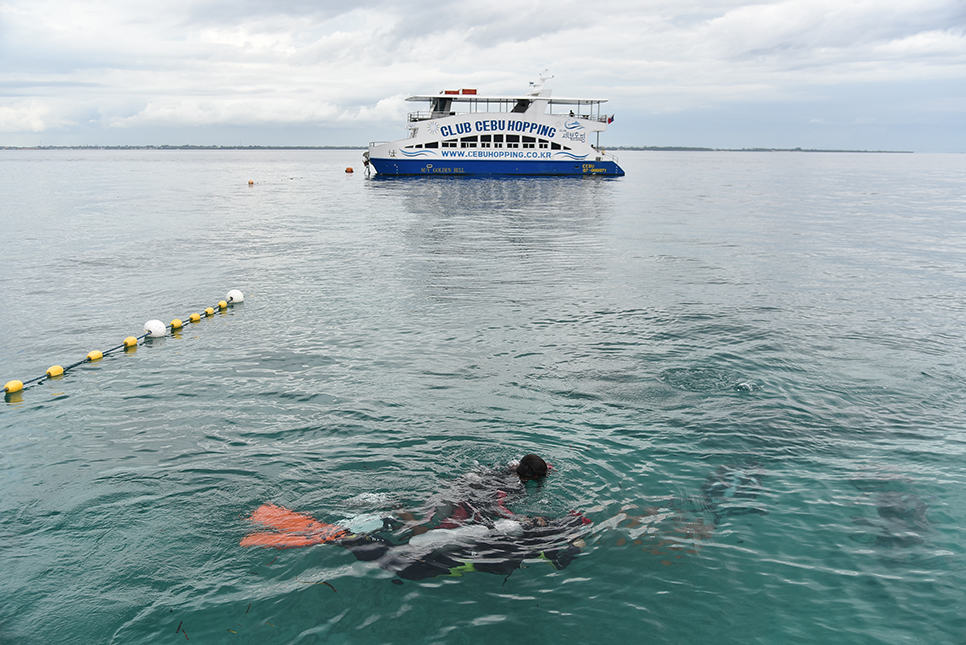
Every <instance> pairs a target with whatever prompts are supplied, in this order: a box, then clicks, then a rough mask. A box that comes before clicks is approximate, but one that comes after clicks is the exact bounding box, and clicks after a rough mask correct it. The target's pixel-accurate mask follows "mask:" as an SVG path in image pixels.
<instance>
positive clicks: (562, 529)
mask: <svg viewBox="0 0 966 645" xmlns="http://www.w3.org/2000/svg"><path fill="white" fill-rule="evenodd" d="M550 470H551V467H550V465H549V464H547V462H546V461H544V460H543V459H542V458H540V457H539V456H537V455H533V454H529V455H526V456H524V457H523V458H522V459H520V461H519V462H518V463H514V464H511V466H510V467H509V468H506V469H495V470H486V471H477V472H473V473H467V474H466V475H464V476H463V477H461V478H459V479H458V480H456V481H455V482H454V483H453V484H452V485H451V486H450V487H449V488H448V489H447V491H445V492H444V493H443V494H442V495H440V496H438V497H437V498H435V499H433V500H431V501H430V502H429V503H428V504H426V505H425V506H424V507H423V509H421V512H420V513H419V515H420V517H421V519H417V516H416V515H414V514H408V513H406V514H401V516H400V519H401V520H402V526H398V524H399V523H400V522H399V520H394V519H393V518H386V520H385V521H384V522H383V527H382V529H378V530H376V531H372V532H366V533H362V532H359V533H354V532H352V531H350V530H349V528H347V527H344V526H339V525H335V524H323V523H321V522H318V521H316V520H314V519H313V518H311V517H309V516H308V515H304V514H301V513H296V512H294V511H290V510H288V509H286V508H283V507H280V506H276V505H273V504H265V505H262V506H261V507H259V508H258V509H257V510H256V511H255V512H254V513H253V514H252V516H251V518H250V519H251V521H252V522H254V523H256V524H260V525H262V526H265V527H267V528H271V529H274V531H263V532H258V533H253V534H251V535H249V536H247V537H246V538H245V539H243V540H242V542H241V545H242V546H264V547H275V548H294V547H302V546H311V545H314V544H323V543H329V544H334V545H338V546H341V547H343V548H345V549H348V550H349V551H351V552H352V553H353V555H355V556H356V558H358V559H359V560H362V561H366V562H376V563H378V564H379V566H380V567H382V568H383V569H386V570H388V571H392V572H394V573H396V574H397V575H398V576H399V577H401V578H405V579H408V580H421V579H424V578H431V577H435V576H440V575H455V576H458V575H462V574H463V573H465V572H469V571H484V572H488V573H498V574H503V575H509V574H510V573H512V572H513V571H514V570H516V569H517V568H519V567H520V566H521V565H522V564H523V562H524V561H526V560H529V559H542V560H546V561H548V562H550V563H551V564H552V565H553V566H554V567H555V568H556V569H563V568H564V567H566V566H567V565H568V564H570V562H571V561H572V560H573V559H574V557H576V555H577V554H578V553H579V552H580V549H581V547H582V546H584V542H583V540H582V539H581V536H582V535H584V534H585V532H586V528H587V525H589V524H590V523H591V520H589V519H588V518H586V517H584V516H583V515H581V514H579V513H576V512H571V513H570V514H568V515H565V516H564V517H561V518H545V517H526V516H522V515H517V514H516V513H514V512H513V511H512V510H510V508H509V507H508V504H511V503H513V502H514V501H516V500H518V499H520V498H521V497H522V496H523V495H524V494H525V492H526V483H527V482H528V481H536V482H538V483H539V482H542V480H543V479H544V478H545V477H546V476H547V474H548V473H549V472H550ZM384 533H395V537H396V540H397V541H393V540H391V539H389V537H386V536H385V535H383V534H384ZM399 537H402V538H403V539H404V540H405V541H402V542H400V541H398V539H399ZM406 538H408V539H406Z"/></svg>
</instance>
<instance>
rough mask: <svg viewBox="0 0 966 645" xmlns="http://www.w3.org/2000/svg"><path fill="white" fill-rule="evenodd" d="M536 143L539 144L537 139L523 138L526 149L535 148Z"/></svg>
mask: <svg viewBox="0 0 966 645" xmlns="http://www.w3.org/2000/svg"><path fill="white" fill-rule="evenodd" d="M536 143H537V139H536V137H523V147H524V148H535V147H536Z"/></svg>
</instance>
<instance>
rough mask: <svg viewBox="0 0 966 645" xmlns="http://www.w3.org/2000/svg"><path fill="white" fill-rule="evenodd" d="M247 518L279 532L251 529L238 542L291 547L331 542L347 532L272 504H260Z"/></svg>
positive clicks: (333, 525) (243, 544)
mask: <svg viewBox="0 0 966 645" xmlns="http://www.w3.org/2000/svg"><path fill="white" fill-rule="evenodd" d="M248 519H249V520H251V521H252V522H254V523H255V524H261V525H262V526H264V527H266V528H270V529H275V530H276V531H278V533H272V532H267V531H263V532H259V533H252V534H251V535H248V536H246V537H245V538H244V539H243V540H242V541H241V546H263V547H270V546H271V547H275V548H276V549H294V548H298V547H303V546H313V545H315V544H323V543H325V542H331V541H332V540H337V539H339V538H341V537H343V536H345V535H348V534H349V532H348V531H347V530H346V529H345V528H343V527H341V526H338V525H336V524H324V523H322V522H319V521H318V520H316V519H314V518H312V517H310V516H308V515H305V514H303V513H296V512H295V511H291V510H289V509H287V508H285V507H283V506H277V505H275V504H262V505H261V506H259V507H258V508H257V509H255V512H254V513H252V515H251V517H249V518H248Z"/></svg>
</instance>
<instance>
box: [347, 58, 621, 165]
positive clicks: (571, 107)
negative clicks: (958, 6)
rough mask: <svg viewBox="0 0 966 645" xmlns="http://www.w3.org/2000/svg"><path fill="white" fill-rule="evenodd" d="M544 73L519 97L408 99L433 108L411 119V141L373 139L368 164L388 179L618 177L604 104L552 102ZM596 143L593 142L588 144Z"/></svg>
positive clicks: (470, 93)
mask: <svg viewBox="0 0 966 645" xmlns="http://www.w3.org/2000/svg"><path fill="white" fill-rule="evenodd" d="M550 78H553V77H552V76H548V75H546V73H544V74H541V75H540V77H539V80H538V81H536V82H533V83H530V91H529V92H528V93H527V94H524V95H521V96H487V95H484V94H481V93H479V92H478V91H477V90H475V89H465V88H463V89H459V90H444V91H442V92H440V93H439V94H431V95H426V96H410V97H409V98H407V99H406V100H407V101H412V102H419V103H423V104H427V103H428V106H427V107H428V108H429V109H428V110H422V111H417V112H411V113H409V117H408V121H407V127H408V130H409V136H408V137H407V138H405V139H400V140H398V141H375V142H372V143H370V144H369V149H368V150H367V151H366V152H365V153H363V163H364V165H365V167H366V170H367V171H369V169H370V167H369V166H370V164H371V165H372V167H373V168H375V170H376V172H377V173H378V174H381V175H389V176H422V177H439V176H456V175H460V176H462V175H467V176H474V175H592V176H605V177H620V176H623V174H624V171H623V170H622V169H621V167H620V166H619V165H618V163H617V158H616V157H615V156H614V155H612V154H609V153H607V152H605V151H604V150H603V149H601V148H600V133H601V132H603V131H604V130H606V129H607V126H608V125H609V124H610V123H612V122H613V120H614V117H613V115H607V114H604V113H603V112H602V111H601V105H602V104H603V103H605V102H606V101H607V99H571V98H553V97H552V90H549V89H544V84H545V82H546V81H547V80H549V79H550ZM592 137H596V138H595V140H594V142H593V143H592V142H591V139H592Z"/></svg>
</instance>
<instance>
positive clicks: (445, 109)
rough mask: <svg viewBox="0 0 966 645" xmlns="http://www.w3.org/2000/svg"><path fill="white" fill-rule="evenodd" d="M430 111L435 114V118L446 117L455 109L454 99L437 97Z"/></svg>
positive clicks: (431, 104)
mask: <svg viewBox="0 0 966 645" xmlns="http://www.w3.org/2000/svg"><path fill="white" fill-rule="evenodd" d="M429 109H430V110H432V112H433V118H438V117H440V116H444V115H446V114H448V113H449V112H450V110H452V109H453V99H449V98H445V97H442V96H439V97H436V98H434V99H433V100H432V102H431V103H430V108H429Z"/></svg>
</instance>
